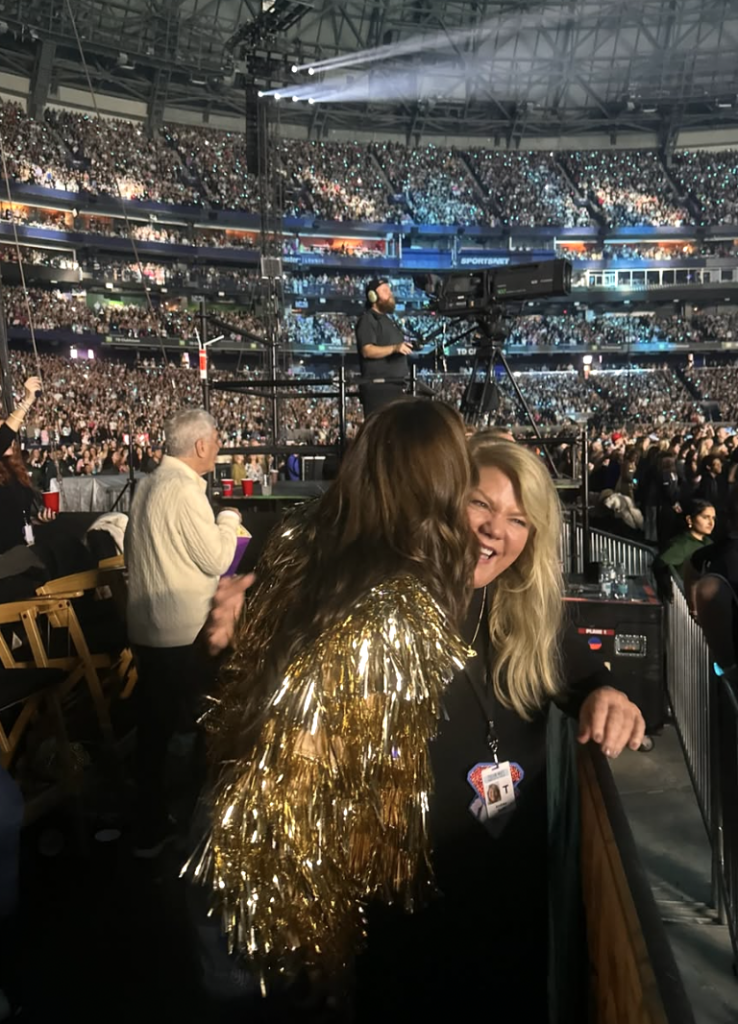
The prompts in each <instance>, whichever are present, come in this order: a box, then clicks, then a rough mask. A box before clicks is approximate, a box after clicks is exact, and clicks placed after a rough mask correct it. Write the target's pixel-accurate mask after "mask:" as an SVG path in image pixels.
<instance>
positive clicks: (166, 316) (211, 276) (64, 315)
mask: <svg viewBox="0 0 738 1024" xmlns="http://www.w3.org/2000/svg"><path fill="white" fill-rule="evenodd" d="M123 266H125V265H123ZM127 266H128V270H127V271H126V272H125V273H126V274H127V275H129V276H128V279H129V280H137V279H138V275H137V273H136V271H135V270H133V269H132V268H131V265H127ZM143 270H144V275H145V276H146V278H147V280H148V281H155V282H157V283H159V284H162V283H163V282H165V281H166V282H167V283H169V282H170V280H172V278H170V277H169V276H163V273H162V269H161V268H160V267H159V266H158V265H157V264H150V265H149V264H144V265H143ZM170 273H171V272H170ZM228 273H232V274H234V275H239V274H240V275H245V276H240V277H239V276H235V277H229V276H226V274H228ZM122 274H123V272H122V271H121V276H120V277H118V278H116V277H115V275H113V277H112V280H120V281H124V280H126V278H125V277H124V276H122ZM221 274H222V275H223V276H221ZM177 275H179V276H177ZM172 277H173V278H174V279H175V280H176V281H177V283H179V284H189V285H192V286H197V285H198V284H199V285H201V286H204V285H208V286H209V287H213V286H215V285H217V286H219V287H220V286H224V287H233V286H234V285H235V286H239V285H240V287H241V289H242V294H244V293H246V291H247V290H249V289H251V287H252V286H253V285H255V283H256V280H255V278H253V277H251V276H249V275H248V274H247V273H246V272H239V271H233V272H221V271H217V270H213V269H210V270H204V269H203V268H192V270H191V272H190V274H189V275H187V276H186V277H185V274H184V272H182V271H177V272H175V273H174V274H173V275H172ZM397 280H398V291H397V296H398V298H403V297H405V298H410V297H411V296H412V295H413V291H412V281H411V279H410V278H398V279H397ZM334 281H338V282H339V290H338V291H337V293H336V294H339V295H346V296H348V297H351V298H353V299H354V300H356V301H357V302H359V301H360V300H361V298H362V295H363V287H364V285H365V283H366V279H365V278H363V277H361V278H350V277H346V278H338V279H336V278H330V279H328V278H321V277H318V278H312V277H307V278H305V277H299V276H298V277H296V278H294V279H293V278H288V279H287V282H286V291H287V292H288V293H290V294H295V295H321V294H331V293H333V282H334ZM321 282H322V283H321ZM321 289H325V291H321ZM4 298H5V315H6V320H7V323H8V327H9V328H11V329H12V328H18V329H28V326H29V317H28V308H27V304H26V299H25V297H24V294H23V290H22V288H21V287H20V286H9V287H6V288H5V289H4ZM28 300H29V303H30V307H31V316H32V318H33V324H34V327H35V328H36V329H37V330H42V331H54V330H66V331H74V332H75V333H77V334H85V333H89V334H97V335H107V334H117V335H121V336H123V337H134V338H137V337H163V338H189V337H192V336H193V331H194V326H195V324H196V316H197V311H196V310H195V309H194V308H193V309H190V308H188V307H187V305H186V303H185V300H183V299H171V300H169V301H166V302H164V301H160V297H158V296H154V297H153V299H152V300H151V303H150V304H149V303H144V302H143V301H142V300H141V301H140V302H139V303H137V304H134V303H130V302H129V303H125V302H123V303H121V302H120V301H116V302H108V301H103V300H101V299H99V298H95V297H94V296H92V295H90V296H88V295H87V293H86V292H85V291H83V290H80V291H77V292H63V291H59V290H44V289H41V288H30V289H29V294H28ZM211 312H212V313H213V314H214V315H215V316H217V317H218V319H219V321H220V322H221V327H219V330H220V329H221V328H222V327H223V325H225V328H223V329H224V330H225V333H226V334H227V326H231V327H233V328H234V329H237V330H241V331H247V332H249V333H250V334H253V335H255V336H257V337H262V336H263V335H264V328H263V324H262V322H261V320H260V319H259V317H258V316H257V315H255V314H253V313H251V312H248V311H247V310H246V309H245V308H243V307H234V306H229V305H223V306H220V307H218V306H215V307H212V308H211ZM354 322H355V317H354V316H352V315H351V314H348V313H318V314H316V315H314V316H313V315H303V314H300V313H293V312H290V311H289V310H288V311H287V312H286V313H285V314H284V317H283V318H282V333H281V341H282V342H283V343H287V344H292V345H324V346H328V347H332V348H339V347H343V348H349V349H352V348H353V346H354ZM399 323H400V325H401V326H402V327H403V328H404V329H405V332H406V334H407V335H409V336H410V337H411V338H412V339H413V341H414V343H415V345H416V347H417V348H422V347H423V345H426V344H430V343H431V342H432V341H433V339H434V338H436V337H437V336H438V332H439V326H443V325H444V321H442V320H439V319H438V318H437V317H435V316H432V315H427V314H420V315H418V314H414V315H412V316H409V317H407V318H405V319H401V320H400V321H399ZM448 327H449V330H448V332H447V333H446V335H445V344H446V345H447V346H448V345H452V344H453V343H454V339H455V338H456V337H457V336H460V335H459V334H458V330H459V329H458V328H457V327H456V325H454V324H450V323H449V324H448ZM465 329H466V327H465V325H464V327H463V329H462V333H463V331H464V330H465ZM737 332H738V314H736V313H734V312H730V311H728V310H726V311H725V312H720V313H695V314H694V315H693V316H692V319H691V320H686V319H684V318H682V317H680V316H678V315H673V316H661V317H659V316H650V315H640V316H637V315H633V316H629V315H623V314H605V315H602V316H596V317H592V318H590V319H587V318H586V317H584V316H573V315H566V316H564V315H560V316H555V315H551V316H517V317H514V316H513V317H510V318H508V320H507V321H506V340H505V344H506V346H507V347H508V348H509V349H510V350H512V351H514V350H515V349H516V348H521V347H531V346H537V347H562V346H567V345H572V344H574V345H587V346H593V345H596V346H600V347H602V346H617V347H620V348H628V347H631V346H634V347H637V346H638V345H643V344H647V343H674V344H689V345H700V344H703V343H707V342H730V341H733V340H734V339H735V337H736V334H737ZM231 336H232V337H234V338H237V337H238V335H237V334H233V335H231Z"/></svg>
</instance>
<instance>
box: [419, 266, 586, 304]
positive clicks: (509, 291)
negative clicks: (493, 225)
mask: <svg viewBox="0 0 738 1024" xmlns="http://www.w3.org/2000/svg"><path fill="white" fill-rule="evenodd" d="M415 283H416V285H417V286H418V287H419V288H420V289H422V290H423V291H425V292H426V294H428V295H430V296H431V298H432V299H433V300H434V303H433V306H434V310H435V311H436V312H437V313H441V314H445V315H446V316H468V315H477V314H481V313H485V312H488V311H489V310H491V309H493V308H494V307H495V306H499V305H500V304H501V303H504V302H525V301H526V300H529V299H534V298H537V299H541V298H553V297H554V296H559V295H569V294H570V292H571V263H569V261H568V260H546V261H543V262H540V263H515V264H513V265H512V266H509V267H492V268H489V269H487V270H472V271H467V270H462V271H454V272H453V273H451V274H447V275H445V276H444V277H437V276H436V275H434V274H430V275H428V276H426V277H423V278H415Z"/></svg>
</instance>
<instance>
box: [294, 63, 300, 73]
mask: <svg viewBox="0 0 738 1024" xmlns="http://www.w3.org/2000/svg"><path fill="white" fill-rule="evenodd" d="M299 70H300V69H299V68H298V66H297V64H293V65H292V74H293V75H296V74H297V72H298V71H299Z"/></svg>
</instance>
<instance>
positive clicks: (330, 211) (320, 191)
mask: <svg viewBox="0 0 738 1024" xmlns="http://www.w3.org/2000/svg"><path fill="white" fill-rule="evenodd" d="M279 157H280V169H281V173H282V176H283V178H284V180H285V182H286V183H289V184H290V185H291V186H292V200H291V201H288V203H287V206H286V212H287V213H288V214H291V215H292V216H294V217H301V216H304V215H305V214H314V215H315V216H316V217H320V218H321V219H322V220H368V221H378V222H386V223H393V222H395V221H397V220H398V219H399V215H400V211H399V208H398V207H397V206H396V205H394V204H393V203H392V202H391V200H390V197H389V195H388V192H389V189H388V186H387V182H386V181H384V180H383V178H382V174H381V171H380V169H379V166H378V164H377V163H376V161H375V160H374V158H373V155H372V152H371V151H370V150H368V149H366V148H365V147H361V146H359V145H355V144H352V143H337V142H301V141H299V140H283V141H281V142H280V144H279Z"/></svg>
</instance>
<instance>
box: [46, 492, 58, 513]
mask: <svg viewBox="0 0 738 1024" xmlns="http://www.w3.org/2000/svg"><path fill="white" fill-rule="evenodd" d="M43 499H44V508H48V509H50V510H51V511H52V512H58V511H59V491H44V493H43Z"/></svg>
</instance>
